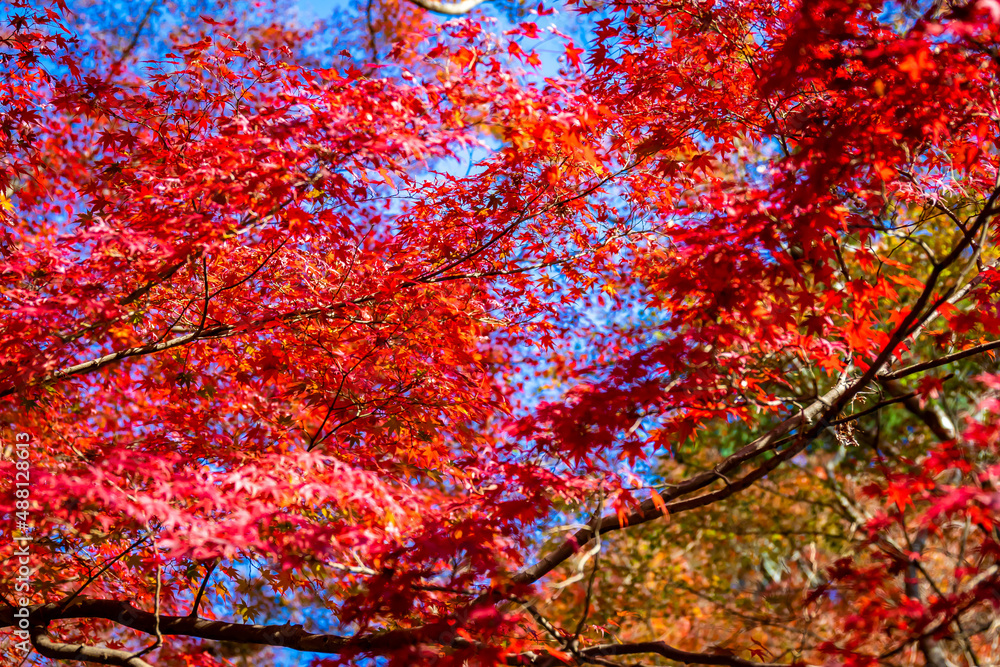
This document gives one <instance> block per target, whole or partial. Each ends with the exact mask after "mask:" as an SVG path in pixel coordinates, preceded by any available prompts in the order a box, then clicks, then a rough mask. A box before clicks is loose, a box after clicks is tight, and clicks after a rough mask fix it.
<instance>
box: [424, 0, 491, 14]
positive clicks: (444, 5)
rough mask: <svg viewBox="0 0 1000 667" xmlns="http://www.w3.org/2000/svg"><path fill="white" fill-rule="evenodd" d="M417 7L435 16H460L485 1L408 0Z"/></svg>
mask: <svg viewBox="0 0 1000 667" xmlns="http://www.w3.org/2000/svg"><path fill="white" fill-rule="evenodd" d="M410 2H412V3H413V4H415V5H416V6H417V7H420V8H422V9H426V10H427V11H429V12H434V13H435V14H444V15H445V16H461V15H462V14H468V13H469V12H471V11H472V10H473V9H475V8H476V7H478V6H479V5H481V4H483V3H484V2H486V0H462V1H461V2H440V1H439V0H410Z"/></svg>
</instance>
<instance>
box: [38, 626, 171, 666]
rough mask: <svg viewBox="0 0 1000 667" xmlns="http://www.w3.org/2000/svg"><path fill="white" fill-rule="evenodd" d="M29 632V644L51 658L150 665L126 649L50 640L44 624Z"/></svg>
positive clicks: (121, 664) (112, 663)
mask: <svg viewBox="0 0 1000 667" xmlns="http://www.w3.org/2000/svg"><path fill="white" fill-rule="evenodd" d="M30 633H31V644H32V646H34V647H35V650H36V651H38V653H39V655H43V656H45V657H46V658H51V659H53V660H84V661H86V662H97V663H100V664H102V665H119V666H120V667H152V665H150V664H149V663H148V662H146V661H145V660H143V659H142V658H138V657H136V656H134V655H132V654H131V653H129V652H128V651H117V650H115V649H111V648H104V647H103V646H102V647H98V646H84V645H83V644H63V643H62V642H56V641H52V640H51V639H49V636H48V631H47V628H46V627H45V626H41V625H33V626H32V627H31V630H30Z"/></svg>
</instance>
